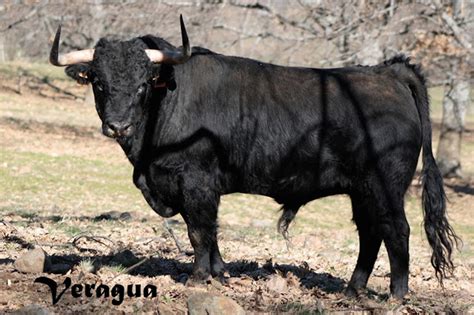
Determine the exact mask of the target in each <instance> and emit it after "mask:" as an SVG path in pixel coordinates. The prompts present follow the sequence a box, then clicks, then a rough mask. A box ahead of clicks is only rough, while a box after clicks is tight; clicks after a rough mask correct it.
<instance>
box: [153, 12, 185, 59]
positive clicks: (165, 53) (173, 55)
mask: <svg viewBox="0 0 474 315" xmlns="http://www.w3.org/2000/svg"><path fill="white" fill-rule="evenodd" d="M179 22H180V24H181V38H182V41H183V46H182V47H180V48H177V49H175V50H156V49H145V53H146V54H147V56H148V58H150V61H151V62H156V63H169V64H180V63H185V62H186V61H188V59H189V58H190V57H191V46H190V45H189V39H188V33H187V32H186V27H185V26H184V21H183V16H182V15H180V16H179Z"/></svg>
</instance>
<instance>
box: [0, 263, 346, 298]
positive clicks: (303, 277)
mask: <svg viewBox="0 0 474 315" xmlns="http://www.w3.org/2000/svg"><path fill="white" fill-rule="evenodd" d="M116 256H117V255H91V256H89V255H77V254H59V255H52V256H50V260H51V263H52V264H68V265H69V266H70V267H71V268H72V267H73V266H77V265H79V263H80V262H81V261H83V260H89V261H92V262H93V265H94V267H95V269H96V270H99V269H100V268H103V267H106V266H113V265H114V257H116ZM135 258H136V260H137V261H138V260H140V259H142V258H141V257H135ZM2 263H4V264H7V263H13V260H11V259H7V260H5V261H3V262H2V261H0V264H2ZM226 268H227V270H228V273H229V275H230V277H242V276H247V277H249V278H252V279H254V280H261V279H264V278H266V277H268V276H270V275H272V274H276V273H279V274H283V275H285V276H286V275H287V274H288V273H289V272H291V273H292V274H293V275H295V276H296V277H297V278H298V279H299V281H300V285H301V286H302V287H304V288H307V289H313V288H317V289H320V290H322V291H323V292H326V293H338V292H342V291H343V290H344V288H345V286H346V282H345V281H344V280H343V279H341V278H338V277H334V276H333V275H331V274H330V273H317V272H314V271H312V270H311V269H309V268H308V266H307V265H302V266H295V265H288V264H281V265H280V264H273V263H271V262H267V263H265V264H263V265H262V264H259V263H257V262H254V261H246V260H239V261H232V262H229V263H227V264H226ZM192 269H193V266H192V263H191V262H183V261H180V260H179V259H173V258H164V257H152V258H149V259H147V260H146V261H145V262H144V263H143V264H141V265H139V266H137V267H136V268H134V269H132V270H131V271H130V272H129V273H128V274H130V275H135V276H142V277H150V278H154V277H159V276H170V277H171V279H173V280H174V281H175V282H177V283H178V282H180V283H185V282H186V281H187V280H188V279H189V277H190V276H191V274H192ZM47 272H48V271H47Z"/></svg>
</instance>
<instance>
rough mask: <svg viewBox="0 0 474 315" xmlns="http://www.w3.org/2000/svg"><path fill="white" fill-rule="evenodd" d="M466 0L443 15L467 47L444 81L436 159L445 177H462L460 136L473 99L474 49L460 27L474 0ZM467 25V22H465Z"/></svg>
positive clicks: (470, 15)
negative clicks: (473, 70) (472, 71)
mask: <svg viewBox="0 0 474 315" xmlns="http://www.w3.org/2000/svg"><path fill="white" fill-rule="evenodd" d="M468 2H469V1H466V0H453V16H452V17H451V16H449V15H448V14H447V13H443V15H442V18H443V20H444V21H445V22H446V24H447V25H448V26H449V27H450V28H451V29H452V32H453V35H454V36H455V37H456V39H457V40H458V42H459V43H460V44H461V45H462V46H463V48H464V50H465V51H466V52H465V54H462V55H461V56H459V57H458V58H456V59H455V60H454V62H453V63H452V67H451V75H450V78H449V80H448V82H447V84H446V85H445V91H444V98H443V120H442V126H441V134H440V138H439V145H438V153H437V161H438V165H439V167H440V170H441V173H442V174H443V176H444V177H462V169H461V157H460V156H461V139H462V135H463V131H464V126H465V116H466V111H467V108H468V106H469V102H470V96H469V93H470V82H469V81H470V80H469V79H470V78H469V76H470V73H469V64H470V63H469V58H470V57H471V56H470V55H471V53H472V50H471V49H472V44H471V42H470V40H471V39H470V38H469V37H470V36H469V35H470V34H469V33H468V32H467V31H466V30H465V28H463V27H460V26H459V24H463V23H464V22H465V21H466V20H472V18H473V17H474V14H473V10H472V4H470V3H468ZM463 25H464V26H466V25H467V23H464V24H463Z"/></svg>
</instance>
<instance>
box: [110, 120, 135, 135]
mask: <svg viewBox="0 0 474 315" xmlns="http://www.w3.org/2000/svg"><path fill="white" fill-rule="evenodd" d="M107 127H108V128H109V129H110V130H111V131H112V134H113V137H122V136H129V135H131V134H132V132H133V126H132V124H130V123H124V124H122V123H119V122H109V123H107Z"/></svg>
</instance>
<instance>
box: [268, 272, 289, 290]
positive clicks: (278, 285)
mask: <svg viewBox="0 0 474 315" xmlns="http://www.w3.org/2000/svg"><path fill="white" fill-rule="evenodd" d="M266 286H267V289H268V290H269V291H271V292H274V293H279V294H281V293H286V292H288V283H287V281H286V279H285V278H283V277H282V276H280V275H276V274H274V275H271V276H270V277H269V280H268V281H267V283H266Z"/></svg>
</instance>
